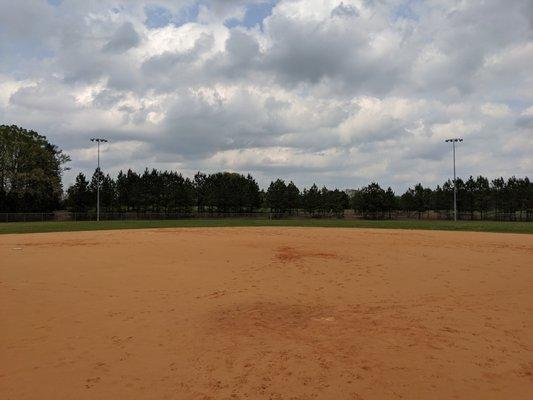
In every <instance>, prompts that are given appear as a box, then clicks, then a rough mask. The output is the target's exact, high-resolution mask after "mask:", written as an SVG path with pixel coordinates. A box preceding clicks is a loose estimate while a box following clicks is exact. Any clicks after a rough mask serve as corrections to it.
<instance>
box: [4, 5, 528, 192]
mask: <svg viewBox="0 0 533 400" xmlns="http://www.w3.org/2000/svg"><path fill="white" fill-rule="evenodd" d="M252 3H253V4H255V5H257V4H259V3H261V1H252V2H249V1H244V0H231V1H223V2H220V1H213V2H202V3H201V4H199V3H195V2H194V1H193V0H190V1H189V0H184V1H170V0H159V1H150V2H147V1H142V0H134V1H128V2H125V1H116V0H102V1H99V2H86V1H82V0H72V1H68V2H66V1H65V2H62V3H61V4H60V5H59V6H52V5H49V4H47V3H46V2H29V1H20V2H8V1H7V0H4V1H2V0H0V118H2V121H3V122H4V123H16V124H19V125H22V126H25V127H27V128H31V129H35V130H37V131H39V132H41V133H43V134H45V135H47V136H49V137H50V138H51V139H52V140H53V141H54V142H55V143H56V144H58V145H59V146H61V147H63V148H65V149H66V150H67V152H71V153H72V154H73V163H72V168H73V172H72V173H71V174H74V173H75V172H77V171H78V170H83V171H88V170H90V169H91V168H92V167H91V165H92V164H93V156H94V154H93V153H92V150H91V149H92V148H91V147H89V146H90V143H89V142H88V140H87V139H88V138H89V137H90V136H92V135H101V136H105V137H108V138H109V139H110V144H109V147H108V148H107V150H105V153H104V154H103V160H105V161H104V165H105V166H106V168H108V169H109V171H110V172H116V171H117V169H119V168H124V167H130V166H131V167H136V168H144V167H145V166H153V167H159V168H180V169H181V170H183V171H184V172H185V173H189V172H194V170H196V169H206V170H217V169H225V168H227V169H232V170H237V171H242V172H248V171H250V172H253V173H254V174H255V175H257V176H258V178H259V180H260V182H261V183H262V184H267V183H268V181H269V179H271V178H274V177H275V176H277V175H284V176H286V177H287V178H288V179H294V180H295V181H296V182H297V183H298V184H304V185H305V184H310V183H312V182H313V181H316V182H317V183H318V184H321V185H322V184H328V185H331V186H340V187H349V186H356V185H359V184H365V183H367V182H368V181H371V180H378V181H380V182H383V183H384V184H386V185H392V186H393V187H395V188H404V187H405V186H406V185H408V184H411V183H414V182H417V181H421V182H422V183H424V184H436V183H439V182H441V181H442V180H444V179H446V178H447V177H448V176H449V148H448V146H446V144H445V143H444V142H443V139H444V138H446V137H447V136H449V135H454V136H455V135H458V136H463V137H464V138H465V142H464V143H463V144H462V145H461V148H460V150H459V153H458V155H459V165H458V168H459V173H460V174H462V175H469V174H472V175H477V174H487V175H489V176H496V175H525V174H530V175H531V171H532V170H533V165H532V163H531V157H530V156H529V154H531V153H532V152H533V139H532V137H533V135H532V129H533V126H532V123H531V120H532V115H533V76H532V75H531V72H530V70H531V65H533V8H532V6H531V2H530V1H528V0H515V1H510V2H501V1H499V0H484V1H481V0H472V1H469V2H459V1H455V0H439V1H435V2H411V3H410V9H409V12H405V11H404V12H403V13H400V12H399V11H398V10H399V7H400V6H401V5H402V2H399V1H396V0H391V1H389V0H387V1H379V2H378V1H365V2H359V1H357V2H356V1H351V0H343V1H342V2H340V1H331V2H329V1H328V2H316V3H315V2H307V1H304V0H283V1H280V2H278V3H277V4H276V5H275V7H274V8H273V10H272V13H271V15H270V16H269V17H267V18H266V19H265V20H264V21H263V24H262V29H261V28H260V27H259V26H255V27H253V28H247V27H245V26H236V27H233V28H227V27H226V26H225V25H224V24H223V23H224V21H227V20H228V19H232V20H240V19H242V17H243V16H244V14H245V9H246V7H247V6H249V5H250V4H252ZM195 4H196V7H197V8H198V10H199V12H198V16H197V17H195V13H192V12H191V11H190V10H191V9H194V7H195ZM147 5H154V6H162V7H165V8H167V9H168V10H169V12H170V13H171V14H172V15H174V16H179V15H190V16H191V15H192V16H193V17H195V18H196V19H194V20H189V21H184V23H183V24H181V25H180V26H175V25H172V24H168V25H165V26H163V27H160V28H151V29H149V28H148V27H146V26H145V25H144V24H145V21H146V15H145V6H147ZM30 20H31V21H32V23H31V24H29V25H28V24H27V23H23V22H24V21H30ZM21 27H24V29H21ZM65 179H66V181H67V182H68V181H69V180H71V179H72V176H70V175H67V176H66V178H65Z"/></svg>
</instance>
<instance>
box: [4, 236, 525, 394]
mask: <svg viewBox="0 0 533 400" xmlns="http://www.w3.org/2000/svg"><path fill="white" fill-rule="evenodd" d="M0 321H1V329H0V397H1V398H2V399H13V400H23V399H39V400H45V399H53V400H58V399H99V400H102V399H104V400H105V399H113V400H115V399H293V400H294V399H531V398H532V397H531V396H532V394H533V236H532V235H513V234H488V233H452V232H427V231H398V230H395V231H388V230H350V229H324V228H321V229H313V228H281V229H280V228H213V229H153V230H136V231H100V232H76V233H51V234H34V235H5V236H2V237H0Z"/></svg>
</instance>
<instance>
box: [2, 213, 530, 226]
mask: <svg viewBox="0 0 533 400" xmlns="http://www.w3.org/2000/svg"><path fill="white" fill-rule="evenodd" d="M216 218H247V219H309V218H325V219H327V218H330V219H334V218H343V219H347V220H355V219H368V220H386V219H390V220H452V219H453V212H452V211H424V212H418V211H391V212H373V213H354V212H353V211H351V210H346V212H345V213H344V214H342V215H340V216H339V215H334V214H313V215H310V214H308V213H306V212H304V211H301V210H300V211H298V212H297V213H271V212H264V211H258V212H248V213H237V212H227V213H221V212H171V213H165V212H103V213H100V219H101V220H104V221H120V220H124V221H127V220H131V221H140V220H177V219H216ZM95 219H96V213H94V212H87V213H74V212H67V211H60V212H52V213H0V223H2V222H37V221H94V220H95ZM458 219H459V220H464V221H467V220H473V221H481V220H487V221H523V222H531V221H533V211H525V212H516V213H505V212H496V211H490V212H485V213H483V215H481V213H479V212H475V213H470V212H463V213H459V214H458Z"/></svg>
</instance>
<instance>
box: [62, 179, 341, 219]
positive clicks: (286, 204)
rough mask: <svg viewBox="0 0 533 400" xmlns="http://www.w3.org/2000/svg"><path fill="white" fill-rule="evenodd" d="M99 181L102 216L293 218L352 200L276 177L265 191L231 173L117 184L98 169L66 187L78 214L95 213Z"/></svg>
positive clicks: (335, 211) (68, 201) (68, 202)
mask: <svg viewBox="0 0 533 400" xmlns="http://www.w3.org/2000/svg"><path fill="white" fill-rule="evenodd" d="M98 182H100V207H101V210H102V211H104V212H117V211H118V212H124V211H126V212H127V211H136V212H191V211H199V212H205V211H207V212H219V213H220V212H222V213H224V212H254V211H258V210H260V209H265V208H269V209H270V210H271V211H272V212H274V213H278V214H285V213H289V214H294V213H297V212H298V210H300V209H304V210H305V211H307V212H308V213H309V214H312V215H326V214H335V215H342V214H343V212H344V210H345V209H346V208H349V206H350V202H349V197H348V195H347V194H346V193H345V192H343V191H340V190H338V189H335V190H329V189H327V188H325V187H324V188H322V189H320V190H319V189H318V188H317V186H316V185H313V186H312V187H311V188H309V189H304V190H303V192H300V190H299V189H298V188H297V187H296V185H295V184H294V183H293V182H289V183H288V184H286V183H285V182H284V181H283V180H281V179H278V180H276V181H275V182H272V183H271V184H270V187H269V188H268V190H267V191H263V190H261V189H260V188H259V185H258V184H257V182H256V181H255V179H254V178H253V177H252V176H251V175H247V176H244V175H241V174H237V173H232V172H217V173H214V174H209V175H207V174H204V173H201V172H198V173H197V174H196V175H195V176H194V178H193V179H189V178H187V177H183V176H182V175H181V174H179V173H177V172H174V171H158V170H156V169H152V170H148V169H146V170H145V171H144V172H143V173H142V174H139V173H137V172H135V171H132V170H131V169H130V170H128V171H126V172H123V171H120V172H119V173H118V176H117V178H116V180H113V179H112V178H111V177H110V176H109V175H104V174H103V173H102V172H101V171H99V170H98V169H96V170H95V172H94V174H93V176H92V178H91V180H90V181H89V180H88V179H87V177H86V176H85V175H84V174H81V173H80V174H79V175H78V176H77V177H76V182H75V183H74V184H73V185H72V186H71V187H69V188H68V190H67V196H66V199H65V205H66V206H67V207H68V209H69V210H71V211H74V212H87V211H89V210H92V209H94V207H95V199H96V192H97V188H98Z"/></svg>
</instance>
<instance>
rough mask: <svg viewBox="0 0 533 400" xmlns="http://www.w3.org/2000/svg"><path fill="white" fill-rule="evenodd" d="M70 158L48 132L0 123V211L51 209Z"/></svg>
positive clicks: (60, 188)
mask: <svg viewBox="0 0 533 400" xmlns="http://www.w3.org/2000/svg"><path fill="white" fill-rule="evenodd" d="M68 161H70V158H69V157H68V156H67V155H66V154H64V153H63V152H62V150H60V149H59V148H58V147H57V146H55V145H53V144H51V143H50V142H49V141H48V140H47V139H46V137H45V136H42V135H39V134H38V133H37V132H34V131H29V130H26V129H23V128H20V127H18V126H15V125H12V126H7V125H0V200H1V202H0V211H2V212H28V211H52V210H54V209H56V208H57V207H59V205H60V201H61V195H62V192H63V188H62V184H61V174H62V172H63V171H64V165H65V164H66V163H67V162H68Z"/></svg>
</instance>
